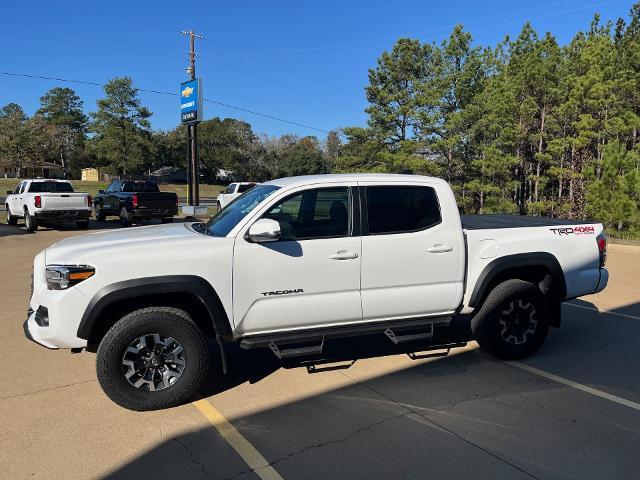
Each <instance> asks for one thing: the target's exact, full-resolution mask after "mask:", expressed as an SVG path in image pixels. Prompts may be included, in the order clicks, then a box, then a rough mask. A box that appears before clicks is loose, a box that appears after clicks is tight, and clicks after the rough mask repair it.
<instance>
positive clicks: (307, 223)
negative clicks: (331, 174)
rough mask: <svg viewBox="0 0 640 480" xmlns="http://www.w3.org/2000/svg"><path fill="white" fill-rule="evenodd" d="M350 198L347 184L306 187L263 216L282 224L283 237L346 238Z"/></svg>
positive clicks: (298, 238)
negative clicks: (316, 187) (317, 187)
mask: <svg viewBox="0 0 640 480" xmlns="http://www.w3.org/2000/svg"><path fill="white" fill-rule="evenodd" d="M256 188H258V187H256ZM349 199H350V196H349V188H348V187H338V188H322V189H316V190H307V191H304V192H301V193H298V194H295V195H292V196H290V197H288V198H286V199H285V200H283V201H282V202H280V203H278V204H276V205H275V206H273V207H272V208H271V209H270V210H269V211H268V212H267V213H266V214H265V215H264V217H265V218H271V219H273V220H277V221H278V223H280V230H281V235H280V240H305V239H307V240H308V239H313V238H329V237H345V236H347V235H348V234H349V212H350V210H351V209H350V201H349Z"/></svg>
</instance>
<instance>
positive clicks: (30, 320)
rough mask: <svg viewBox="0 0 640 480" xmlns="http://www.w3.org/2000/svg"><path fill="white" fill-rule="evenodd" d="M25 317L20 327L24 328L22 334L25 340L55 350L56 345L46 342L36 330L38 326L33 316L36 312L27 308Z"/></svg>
mask: <svg viewBox="0 0 640 480" xmlns="http://www.w3.org/2000/svg"><path fill="white" fill-rule="evenodd" d="M27 315H28V316H27V319H26V320H25V321H24V322H23V324H22V329H23V330H24V336H25V337H27V340H30V341H32V342H33V343H37V344H38V345H42V346H43V347H47V348H49V349H52V350H55V349H57V348H58V347H56V346H55V345H53V344H52V343H50V342H48V341H47V340H45V339H44V338H42V337H41V335H40V332H39V331H38V328H42V327H39V326H38V324H37V323H36V320H35V317H36V313H35V312H34V311H32V310H31V309H29V311H28V312H27Z"/></svg>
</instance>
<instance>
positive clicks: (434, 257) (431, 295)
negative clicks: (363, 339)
mask: <svg viewBox="0 0 640 480" xmlns="http://www.w3.org/2000/svg"><path fill="white" fill-rule="evenodd" d="M360 186H361V187H364V188H361V191H362V194H361V203H362V205H363V236H362V290H361V296H362V312H363V317H364V320H373V319H390V318H409V317H421V316H428V315H438V314H450V313H452V312H453V311H454V310H455V309H456V308H457V307H458V305H459V304H460V302H461V300H462V292H463V279H464V263H463V260H464V251H463V249H464V244H463V242H462V227H461V225H460V223H459V222H458V224H457V225H456V224H455V221H454V218H449V217H454V216H453V215H445V213H449V212H450V210H451V207H450V206H447V205H448V203H447V202H449V201H450V199H449V198H448V197H447V198H444V199H439V198H438V195H437V193H436V188H434V187H432V186H428V185H425V184H415V185H410V184H407V185H405V184H397V183H395V184H380V183H375V184H373V183H365V182H360Z"/></svg>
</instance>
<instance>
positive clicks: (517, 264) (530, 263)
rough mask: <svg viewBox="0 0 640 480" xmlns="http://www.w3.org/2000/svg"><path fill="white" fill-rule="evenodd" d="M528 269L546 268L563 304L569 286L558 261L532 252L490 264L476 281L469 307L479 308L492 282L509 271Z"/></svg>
mask: <svg viewBox="0 0 640 480" xmlns="http://www.w3.org/2000/svg"><path fill="white" fill-rule="evenodd" d="M526 267H545V268H546V269H548V270H549V272H551V279H552V280H553V285H554V290H553V293H554V296H555V297H556V298H557V299H558V300H559V301H560V302H561V301H564V300H565V299H566V296H567V286H566V283H565V278H564V272H563V271H562V267H561V266H560V262H558V259H557V258H556V257H555V256H554V255H552V254H551V253H548V252H531V253H518V254H514V255H507V256H504V257H499V258H496V259H495V260H493V261H492V262H490V263H489V264H488V265H487V266H486V267H484V269H483V270H482V272H481V273H480V275H479V276H478V280H477V281H476V284H475V286H474V287H473V292H472V293H471V298H470V299H469V306H470V307H473V308H477V307H479V306H480V303H481V301H482V300H483V299H484V298H485V297H486V296H487V295H488V294H489V291H488V289H489V287H490V286H491V284H492V282H493V281H494V280H495V279H496V278H497V277H498V276H499V275H500V274H502V273H504V272H506V271H507V270H512V269H516V268H526Z"/></svg>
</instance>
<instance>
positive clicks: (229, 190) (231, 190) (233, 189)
mask: <svg viewBox="0 0 640 480" xmlns="http://www.w3.org/2000/svg"><path fill="white" fill-rule="evenodd" d="M224 193H225V194H227V193H236V184H235V183H232V184H231V185H229V186H228V187H227V189H226V190H225V191H224Z"/></svg>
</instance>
